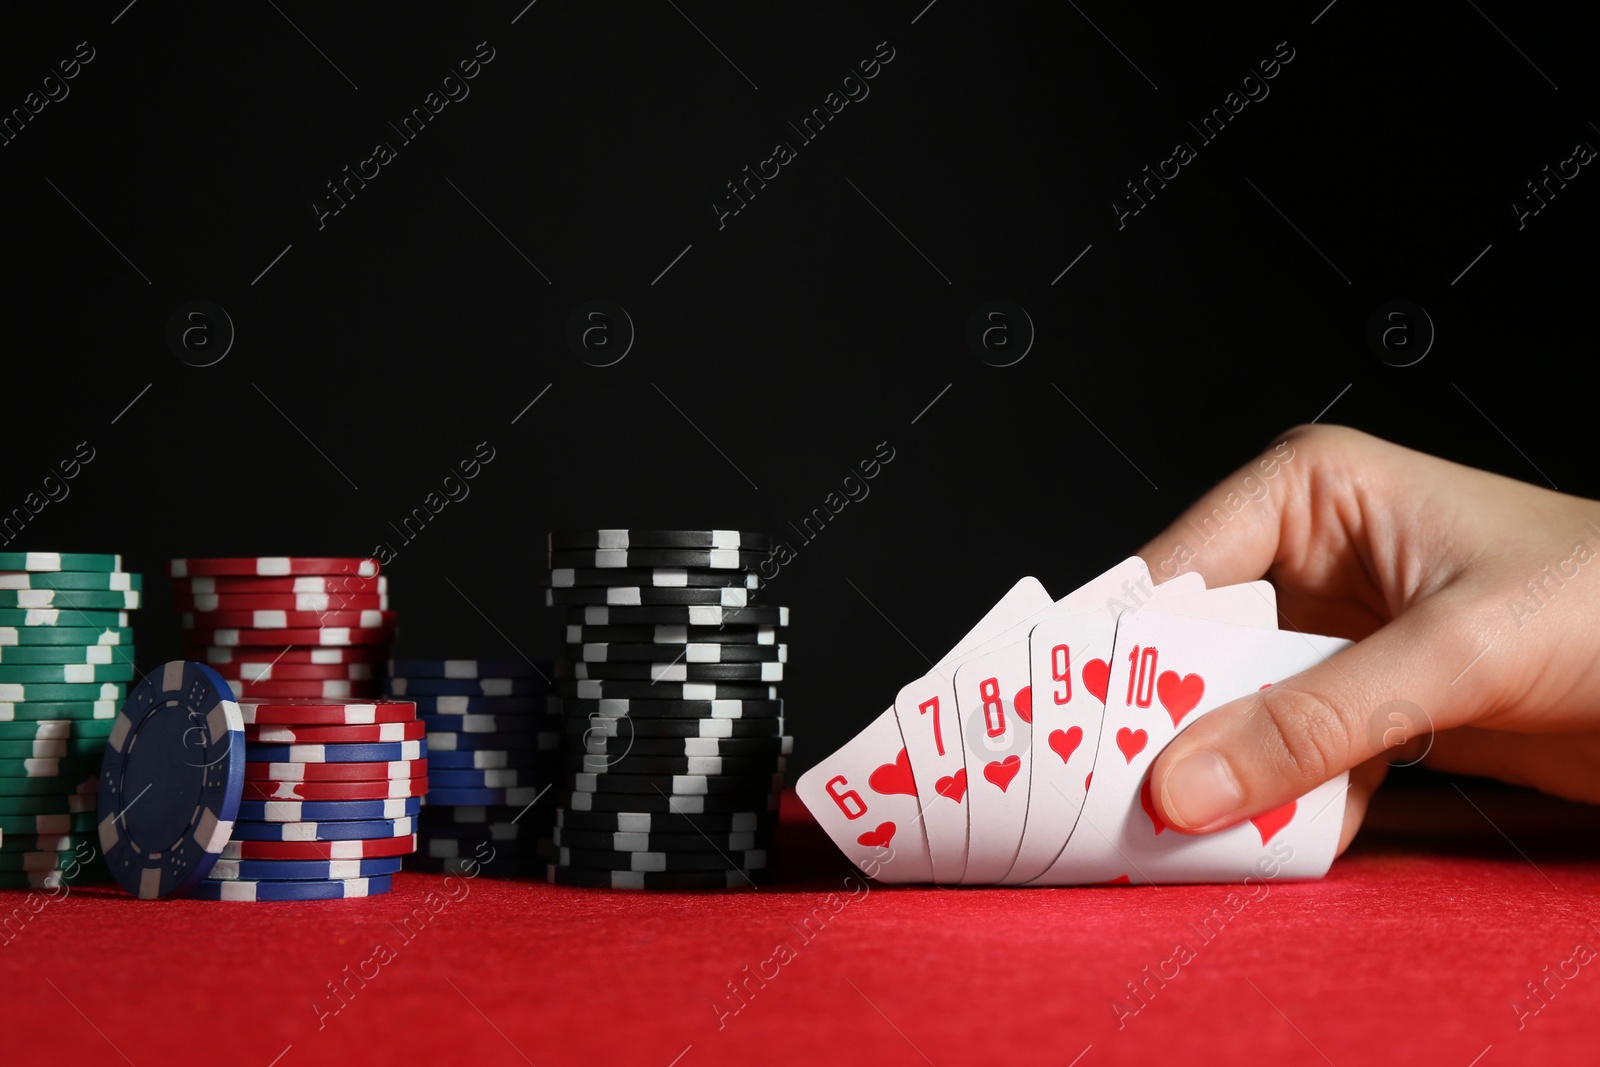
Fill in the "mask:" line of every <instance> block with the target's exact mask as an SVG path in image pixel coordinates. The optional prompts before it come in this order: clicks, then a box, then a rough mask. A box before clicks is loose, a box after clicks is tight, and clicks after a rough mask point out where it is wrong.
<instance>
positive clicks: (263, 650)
mask: <svg viewBox="0 0 1600 1067" xmlns="http://www.w3.org/2000/svg"><path fill="white" fill-rule="evenodd" d="M190 651H191V652H192V653H195V654H196V655H197V658H198V659H200V660H202V661H204V662H206V663H210V664H213V665H216V664H224V663H241V664H243V663H264V664H271V665H284V664H291V663H305V664H363V665H371V664H374V663H381V662H383V655H384V651H383V649H382V647H380V646H368V645H347V646H344V647H337V646H336V647H331V648H321V647H318V648H295V647H293V646H289V645H285V646H282V647H273V646H270V645H268V646H265V647H260V648H257V647H253V646H248V645H238V646H213V647H211V648H199V649H197V648H194V647H191V648H190Z"/></svg>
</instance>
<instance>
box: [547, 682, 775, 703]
mask: <svg viewBox="0 0 1600 1067" xmlns="http://www.w3.org/2000/svg"><path fill="white" fill-rule="evenodd" d="M554 691H555V693H556V695H557V696H561V697H566V698H575V699H578V700H607V699H614V700H630V701H632V700H769V701H770V700H776V699H777V697H778V690H777V687H776V686H771V685H757V684H754V683H746V682H629V681H617V680H615V679H610V678H608V679H605V680H603V681H602V680H596V679H587V680H585V679H576V678H569V679H562V680H558V681H557V682H556V683H555V686H554Z"/></svg>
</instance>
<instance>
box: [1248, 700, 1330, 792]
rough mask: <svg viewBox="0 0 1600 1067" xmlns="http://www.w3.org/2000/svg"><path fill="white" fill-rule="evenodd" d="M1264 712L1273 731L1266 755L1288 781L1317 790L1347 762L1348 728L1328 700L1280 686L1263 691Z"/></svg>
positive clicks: (1270, 732) (1270, 731) (1269, 735)
mask: <svg viewBox="0 0 1600 1067" xmlns="http://www.w3.org/2000/svg"><path fill="white" fill-rule="evenodd" d="M1261 708H1262V713H1263V715H1264V716H1265V718H1266V720H1267V722H1268V724H1269V725H1270V727H1271V729H1270V730H1269V731H1268V738H1269V740H1268V742H1267V743H1268V744H1269V745H1270V746H1271V749H1272V751H1269V752H1268V753H1266V755H1267V756H1268V757H1269V758H1270V759H1271V760H1272V761H1273V762H1274V763H1275V764H1276V765H1278V766H1279V767H1281V768H1282V769H1283V770H1284V771H1285V772H1286V773H1287V776H1288V777H1290V778H1293V779H1297V780H1300V781H1303V782H1305V783H1306V784H1307V785H1308V786H1316V785H1320V784H1322V783H1323V782H1325V781H1327V780H1328V778H1330V777H1331V776H1332V775H1334V774H1336V773H1338V772H1339V771H1340V770H1341V769H1343V767H1344V766H1345V764H1346V763H1347V762H1348V760H1347V758H1346V757H1347V756H1348V754H1349V751H1350V730H1349V726H1348V724H1347V723H1346V721H1345V717H1344V716H1343V715H1342V714H1341V713H1340V712H1339V710H1338V708H1337V707H1335V706H1334V704H1333V703H1332V702H1331V701H1330V700H1328V699H1327V698H1326V697H1323V696H1322V695H1320V694H1318V693H1314V692H1311V691H1309V690H1306V689H1298V688H1295V687H1292V686H1287V685H1282V684H1280V685H1275V686H1273V687H1271V688H1270V689H1266V690H1263V691H1262V693H1261Z"/></svg>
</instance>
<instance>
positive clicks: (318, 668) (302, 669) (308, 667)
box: [212, 660, 375, 682]
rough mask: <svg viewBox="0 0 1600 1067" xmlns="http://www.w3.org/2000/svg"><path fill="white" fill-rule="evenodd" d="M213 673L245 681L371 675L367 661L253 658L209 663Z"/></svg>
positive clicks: (355, 679)
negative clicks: (336, 661)
mask: <svg viewBox="0 0 1600 1067" xmlns="http://www.w3.org/2000/svg"><path fill="white" fill-rule="evenodd" d="M212 666H214V667H216V670H217V673H218V674H221V675H223V676H224V677H226V676H228V675H232V676H234V677H236V678H239V679H240V680H242V681H245V682H310V681H338V680H346V681H353V682H365V681H371V680H372V679H373V677H374V676H375V672H374V671H373V665H372V664H371V663H278V662H276V661H272V660H267V661H264V662H253V661H248V660H241V661H239V662H236V663H230V664H213V665H212Z"/></svg>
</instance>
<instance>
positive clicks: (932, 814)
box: [894, 578, 1050, 884]
mask: <svg viewBox="0 0 1600 1067" xmlns="http://www.w3.org/2000/svg"><path fill="white" fill-rule="evenodd" d="M1049 604H1050V594H1048V593H1046V592H1045V590H1044V586H1042V585H1040V584H1039V583H1038V582H1037V581H1035V580H1034V579H1032V578H1026V579H1024V580H1023V581H1022V582H1018V583H1017V584H1016V585H1015V586H1013V587H1012V588H1011V591H1010V592H1009V593H1007V594H1006V595H1005V596H1004V597H1003V598H1001V600H1000V602H999V603H998V604H996V605H995V606H994V607H992V608H990V609H989V613H988V614H987V615H985V616H984V617H983V618H982V619H980V620H979V622H978V625H976V626H974V627H973V628H972V629H971V630H969V631H968V632H967V636H966V637H963V638H962V639H961V641H960V643H958V644H957V645H956V647H955V648H952V649H951V650H950V651H949V652H947V653H946V654H945V656H944V658H943V659H942V660H940V661H939V664H938V665H937V666H935V667H934V669H933V670H931V671H929V672H928V673H927V674H925V675H923V676H922V677H921V678H919V679H917V680H916V681H915V682H912V683H911V684H910V685H907V686H905V687H904V688H902V689H901V690H900V693H899V695H898V696H896V697H895V701H894V710H895V715H896V717H897V718H898V719H899V722H900V736H901V737H903V738H904V739H905V745H906V751H907V752H908V753H909V754H910V759H911V768H912V772H913V776H914V777H915V779H916V782H917V794H918V796H919V797H920V799H921V803H922V827H923V830H924V831H925V833H926V836H927V840H928V851H929V853H930V855H931V856H932V858H933V880H934V881H935V882H939V883H942V884H949V883H952V882H957V881H959V880H960V879H961V871H962V868H963V867H965V865H966V862H967V805H966V794H967V781H966V779H967V772H966V768H965V766H964V763H963V760H962V755H961V741H960V733H961V730H960V726H959V723H958V721H957V719H956V704H955V698H954V696H953V695H952V694H951V693H950V691H949V690H950V676H951V674H952V673H954V664H955V663H958V662H960V660H961V659H962V657H964V656H966V655H969V654H970V653H971V651H972V650H973V649H975V648H977V647H980V646H981V645H982V644H983V643H984V642H987V641H989V640H990V639H992V638H993V637H994V636H995V635H996V634H999V633H1003V632H1004V631H1006V630H1007V629H1009V628H1010V627H1012V626H1014V625H1015V624H1017V623H1018V622H1021V621H1022V620H1023V619H1026V618H1028V617H1029V616H1031V615H1034V614H1036V613H1037V612H1039V611H1040V610H1041V609H1043V608H1046V607H1048V606H1049Z"/></svg>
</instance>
